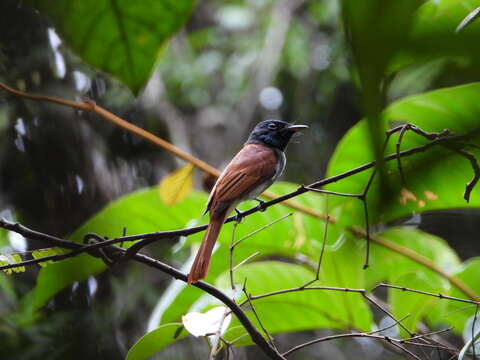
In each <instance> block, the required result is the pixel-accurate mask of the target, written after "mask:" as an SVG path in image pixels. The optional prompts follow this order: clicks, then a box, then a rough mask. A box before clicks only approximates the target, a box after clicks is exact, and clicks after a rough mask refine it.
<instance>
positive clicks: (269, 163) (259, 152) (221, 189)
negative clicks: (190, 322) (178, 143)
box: [188, 120, 308, 284]
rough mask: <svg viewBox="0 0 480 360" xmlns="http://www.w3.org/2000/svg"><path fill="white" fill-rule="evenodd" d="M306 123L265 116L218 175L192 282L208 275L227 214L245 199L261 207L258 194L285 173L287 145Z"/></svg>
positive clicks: (239, 213) (194, 264) (194, 266)
mask: <svg viewBox="0 0 480 360" xmlns="http://www.w3.org/2000/svg"><path fill="white" fill-rule="evenodd" d="M306 128H308V126H307V125H295V124H291V123H288V122H285V121H282V120H264V121H262V122H260V123H258V124H257V125H256V126H255V128H254V129H253V131H252V132H251V133H250V136H249V137H248V139H247V141H246V142H245V144H244V146H243V147H242V149H241V150H240V151H239V152H238V153H237V155H235V157H234V158H233V159H232V160H231V161H230V163H229V164H228V165H227V167H226V168H225V170H223V172H222V173H221V174H220V176H219V177H218V179H217V181H216V183H215V185H214V186H213V188H212V191H211V192H210V196H209V198H208V201H207V207H206V210H205V212H204V214H206V213H210V222H209V224H208V227H207V230H206V232H205V236H204V238H203V240H202V243H201V245H200V248H199V250H198V252H197V255H196V257H195V260H194V261H193V264H192V267H191V268H190V272H189V274H188V283H189V284H193V283H195V282H197V281H199V280H202V279H204V278H205V277H206V276H207V273H208V269H209V265H210V258H211V256H212V251H213V247H214V245H215V242H216V240H217V238H218V235H219V233H220V229H221V228H222V225H223V224H224V222H225V220H226V218H227V216H228V214H230V213H231V212H232V211H233V210H235V211H237V216H238V217H240V216H241V212H239V211H238V210H237V209H236V207H237V205H238V204H239V203H241V202H242V201H245V200H253V199H254V200H257V201H258V202H259V210H262V211H263V210H265V209H264V207H263V204H264V202H263V201H262V200H260V199H258V198H257V197H258V196H259V195H260V194H261V193H262V192H264V191H265V190H266V189H267V188H268V187H270V185H272V184H273V182H274V181H275V180H277V179H278V177H279V176H280V175H281V174H282V172H283V170H284V169H285V165H286V157H285V153H284V151H285V148H286V147H287V145H288V143H289V141H290V139H291V138H292V136H293V135H294V134H295V133H296V132H298V131H299V130H301V129H306Z"/></svg>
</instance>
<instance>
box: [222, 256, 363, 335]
mask: <svg viewBox="0 0 480 360" xmlns="http://www.w3.org/2000/svg"><path fill="white" fill-rule="evenodd" d="M332 257H333V256H332ZM340 257H341V256H340ZM314 276H315V273H314V271H312V270H311V269H308V268H305V267H303V266H300V265H294V264H288V263H283V262H279V261H261V262H257V263H252V264H248V265H245V266H243V267H240V268H239V269H238V270H237V271H236V272H235V282H236V283H237V284H238V285H239V289H241V288H242V286H243V283H244V282H245V281H246V288H247V291H248V293H249V294H250V295H252V296H255V295H261V294H265V293H269V292H273V291H278V290H283V289H290V288H296V287H299V286H301V285H303V284H305V283H306V282H308V281H310V280H312V279H313V278H314ZM345 282H347V283H348V282H349V281H348V280H345ZM215 283H216V285H217V286H218V287H220V288H223V289H228V288H229V286H230V278H229V273H228V272H224V273H223V274H222V275H220V277H219V278H218V279H217V280H216V282H215ZM327 284H328V285H329V286H335V284H333V285H332V283H331V282H330V281H329V280H327V279H325V280H321V281H320V282H318V283H315V285H318V286H322V285H327ZM245 298H246V297H245V296H244V295H243V294H240V296H239V297H238V301H242V300H245ZM253 305H254V306H255V309H256V310H257V312H258V314H259V316H260V319H261V321H262V324H263V325H264V326H265V328H266V329H267V330H268V331H269V332H270V333H272V334H276V333H281V332H291V331H299V330H308V329H318V328H335V329H348V328H355V329H362V330H365V331H367V330H369V329H370V328H371V326H372V314H371V312H370V310H369V308H368V306H367V305H366V304H365V301H364V300H363V298H362V296H361V294H358V293H346V292H339V291H329V290H305V291H298V292H290V293H285V294H281V295H275V296H269V297H265V298H261V299H257V300H254V301H253ZM249 317H250V318H251V319H252V321H254V322H255V323H256V324H257V325H258V323H257V321H256V320H255V317H254V316H253V314H250V315H249ZM237 325H238V322H237V321H232V324H231V327H235V326H237Z"/></svg>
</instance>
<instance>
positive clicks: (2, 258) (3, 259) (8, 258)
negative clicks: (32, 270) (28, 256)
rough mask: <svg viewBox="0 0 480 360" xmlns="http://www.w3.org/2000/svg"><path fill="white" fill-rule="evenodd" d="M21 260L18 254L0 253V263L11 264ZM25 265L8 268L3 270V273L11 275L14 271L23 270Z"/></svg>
mask: <svg viewBox="0 0 480 360" xmlns="http://www.w3.org/2000/svg"><path fill="white" fill-rule="evenodd" d="M19 262H22V258H21V256H20V254H2V255H0V265H11V264H16V263H19ZM24 271H25V266H18V267H14V268H10V269H5V270H3V272H4V273H6V274H8V275H11V274H13V273H15V272H17V273H19V272H24Z"/></svg>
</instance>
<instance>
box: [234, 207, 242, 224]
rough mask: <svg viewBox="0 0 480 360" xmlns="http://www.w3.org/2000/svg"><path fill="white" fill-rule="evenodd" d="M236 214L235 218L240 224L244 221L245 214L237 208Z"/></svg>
mask: <svg viewBox="0 0 480 360" xmlns="http://www.w3.org/2000/svg"><path fill="white" fill-rule="evenodd" d="M235 212H236V213H237V216H236V217H235V222H236V223H237V224H240V223H241V222H242V220H243V216H244V215H243V212H242V211H240V210H238V209H237V208H235Z"/></svg>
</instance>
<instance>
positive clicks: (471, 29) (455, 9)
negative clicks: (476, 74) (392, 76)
mask: <svg viewBox="0 0 480 360" xmlns="http://www.w3.org/2000/svg"><path fill="white" fill-rule="evenodd" d="M477 7H478V1H476V0H463V1H458V0H429V1H426V2H425V3H424V4H423V5H422V6H421V7H420V8H419V9H418V11H417V12H416V13H415V16H414V17H413V24H412V31H411V35H410V37H409V39H408V41H407V43H406V44H404V46H402V48H401V49H399V50H400V51H399V52H398V56H397V57H396V59H395V60H394V61H393V62H392V63H391V67H390V70H396V69H398V68H400V67H402V66H405V65H410V64H413V63H418V62H422V61H425V60H430V59H433V58H437V57H439V56H449V57H459V56H468V58H469V59H477V60H478V59H479V56H480V51H479V48H478V46H477V43H478V39H479V37H480V25H479V24H478V23H475V22H474V23H472V24H471V25H470V26H468V27H467V28H466V29H464V30H463V31H462V32H461V33H459V34H457V33H455V29H456V27H457V26H458V25H459V24H460V22H461V21H462V20H463V19H464V18H465V17H466V16H467V15H468V14H469V13H470V12H471V11H472V10H474V9H475V8H477Z"/></svg>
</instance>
